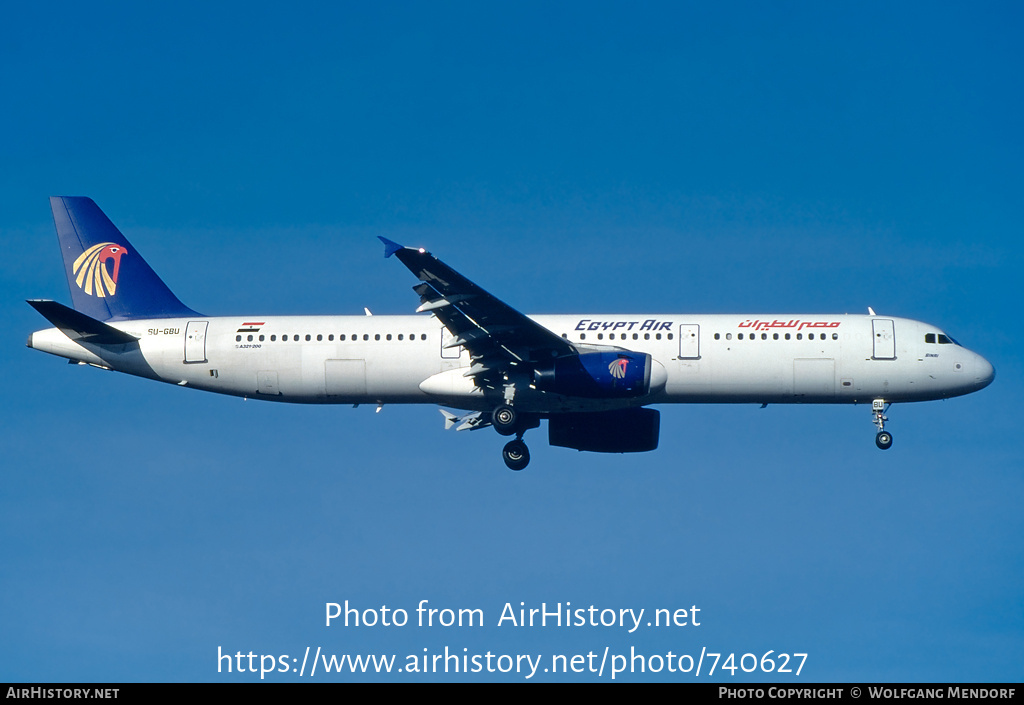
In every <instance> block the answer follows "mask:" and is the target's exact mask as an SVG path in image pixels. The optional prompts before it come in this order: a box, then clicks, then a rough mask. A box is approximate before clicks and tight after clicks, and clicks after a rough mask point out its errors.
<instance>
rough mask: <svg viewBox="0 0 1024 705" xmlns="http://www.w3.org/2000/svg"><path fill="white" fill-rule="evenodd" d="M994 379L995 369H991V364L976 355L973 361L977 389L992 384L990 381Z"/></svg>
mask: <svg viewBox="0 0 1024 705" xmlns="http://www.w3.org/2000/svg"><path fill="white" fill-rule="evenodd" d="M995 377H996V368H994V367H992V363H991V362H989V361H988V360H986V359H985V358H983V357H982V356H981V355H978V357H977V359H976V360H975V361H974V379H975V381H976V382H977V383H978V389H984V388H985V387H987V386H988V385H990V384H992V380H993V379H995Z"/></svg>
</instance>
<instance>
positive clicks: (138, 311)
mask: <svg viewBox="0 0 1024 705" xmlns="http://www.w3.org/2000/svg"><path fill="white" fill-rule="evenodd" d="M50 208H51V210H53V222H54V225H56V226H57V239H58V240H60V251H61V255H62V256H63V257H64V273H65V274H66V275H67V278H68V287H69V288H70V289H71V301H72V302H73V303H74V306H75V310H76V311H79V312H81V313H84V314H86V315H87V316H91V317H92V318H95V319H96V320H99V321H108V320H112V319H113V320H117V319H124V318H174V317H182V318H184V317H191V316H200V315H201V314H198V313H196V312H195V311H193V310H192V309H190V308H189V307H187V306H185V305H184V304H183V303H181V301H179V300H178V297H177V296H175V295H174V294H173V293H171V290H170V289H168V288H167V285H166V284H164V283H163V282H162V281H161V280H160V277H158V276H157V275H156V272H154V271H153V270H152V268H151V267H150V266H149V265H148V264H147V263H146V260H144V259H142V255H140V254H139V253H138V252H137V251H136V250H135V248H134V247H133V246H132V245H131V244H130V243H129V242H128V240H126V239H125V237H124V235H122V234H121V232H120V231H119V230H118V229H117V228H116V227H115V226H114V224H113V223H111V222H110V219H109V218H107V216H106V215H104V214H103V211H101V210H100V209H99V206H97V205H96V204H95V203H94V202H93V200H92V199H91V198H84V197H81V196H52V197H50Z"/></svg>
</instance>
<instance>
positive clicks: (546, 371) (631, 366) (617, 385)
mask: <svg viewBox="0 0 1024 705" xmlns="http://www.w3.org/2000/svg"><path fill="white" fill-rule="evenodd" d="M651 367H652V361H651V356H650V355H648V354H647V353H638V352H631V351H630V352H585V353H581V354H579V355H571V356H567V357H559V358H556V359H554V360H552V361H550V362H547V363H541V364H540V365H538V366H537V367H536V368H535V370H534V375H533V385H534V386H535V387H536V388H537V389H539V390H541V391H544V392H554V393H555V394H564V395H565V396H568V397H587V398H591V399H622V398H630V397H641V396H643V395H645V394H647V393H648V392H650V391H651Z"/></svg>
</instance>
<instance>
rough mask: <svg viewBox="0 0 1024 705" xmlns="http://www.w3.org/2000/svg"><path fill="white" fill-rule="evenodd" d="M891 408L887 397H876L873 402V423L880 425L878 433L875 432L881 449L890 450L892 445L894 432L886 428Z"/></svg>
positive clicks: (876, 441) (876, 440)
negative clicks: (888, 411) (887, 414)
mask: <svg viewBox="0 0 1024 705" xmlns="http://www.w3.org/2000/svg"><path fill="white" fill-rule="evenodd" d="M888 408H889V402H887V401H886V400H885V399H875V400H874V401H872V402H871V415H872V417H873V419H872V423H874V424H875V426H878V433H877V434H875V445H876V446H878V447H879V449H881V450H888V449H889V447H890V446H891V445H892V434H891V433H889V432H888V431H886V430H885V422H886V421H888V420H889V417H887V416H886V415H885V412H886V410H888Z"/></svg>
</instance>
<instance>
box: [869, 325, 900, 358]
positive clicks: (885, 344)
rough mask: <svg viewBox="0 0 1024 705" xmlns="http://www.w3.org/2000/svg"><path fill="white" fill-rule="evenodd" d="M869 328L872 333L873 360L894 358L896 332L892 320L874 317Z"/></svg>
mask: <svg viewBox="0 0 1024 705" xmlns="http://www.w3.org/2000/svg"><path fill="white" fill-rule="evenodd" d="M871 329H872V332H873V333H874V335H873V336H872V337H873V339H874V352H873V353H872V354H871V357H872V358H873V359H875V360H895V359H896V332H895V330H894V328H893V322H892V321H891V320H890V319H887V318H876V319H874V320H873V321H871Z"/></svg>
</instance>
